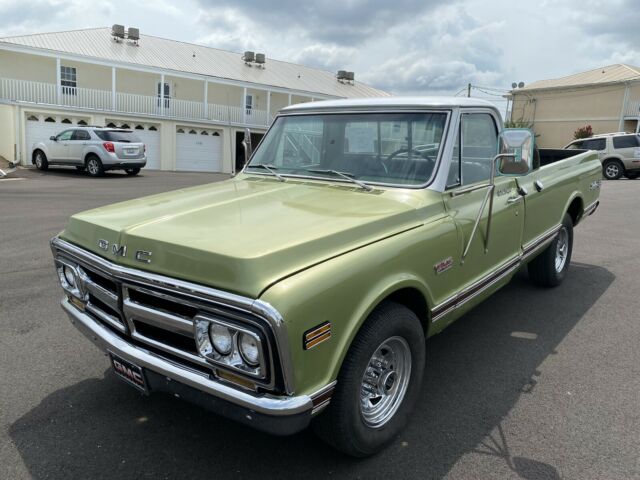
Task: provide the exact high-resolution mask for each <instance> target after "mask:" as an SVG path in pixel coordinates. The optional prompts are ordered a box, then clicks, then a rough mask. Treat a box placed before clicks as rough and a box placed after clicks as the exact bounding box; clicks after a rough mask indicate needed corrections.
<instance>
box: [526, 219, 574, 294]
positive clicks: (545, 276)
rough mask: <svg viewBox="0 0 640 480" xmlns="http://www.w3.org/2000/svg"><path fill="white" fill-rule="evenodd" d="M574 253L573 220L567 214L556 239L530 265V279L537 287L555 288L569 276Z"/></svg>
mask: <svg viewBox="0 0 640 480" xmlns="http://www.w3.org/2000/svg"><path fill="white" fill-rule="evenodd" d="M572 252H573V220H571V217H570V216H569V214H567V213H565V214H564V218H563V220H562V226H561V227H560V230H559V231H558V235H557V236H556V238H555V239H554V240H553V241H552V242H551V243H550V244H549V246H548V247H547V248H545V249H544V250H543V252H542V253H541V254H540V255H538V256H537V257H536V258H534V259H533V260H531V262H530V263H529V266H528V269H529V278H531V281H532V282H533V283H535V284H536V285H540V286H542V287H555V286H558V285H560V284H561V283H562V281H563V280H564V277H565V276H566V275H567V270H568V269H569V263H571V253H572Z"/></svg>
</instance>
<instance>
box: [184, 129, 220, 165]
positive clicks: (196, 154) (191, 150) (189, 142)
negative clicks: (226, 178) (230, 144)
mask: <svg viewBox="0 0 640 480" xmlns="http://www.w3.org/2000/svg"><path fill="white" fill-rule="evenodd" d="M176 170H183V171H187V172H221V171H222V137H221V136H220V134H219V133H218V132H216V131H214V130H202V129H192V128H184V127H183V128H178V129H177V131H176Z"/></svg>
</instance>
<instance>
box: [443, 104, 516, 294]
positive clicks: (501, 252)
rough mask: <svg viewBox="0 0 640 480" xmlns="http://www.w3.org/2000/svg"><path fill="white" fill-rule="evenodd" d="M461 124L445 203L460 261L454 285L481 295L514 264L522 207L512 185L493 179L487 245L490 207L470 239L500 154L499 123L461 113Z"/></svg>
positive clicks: (510, 180)
mask: <svg viewBox="0 0 640 480" xmlns="http://www.w3.org/2000/svg"><path fill="white" fill-rule="evenodd" d="M460 122H461V123H460V129H459V131H458V134H457V135H458V138H457V140H456V148H455V149H454V153H453V159H452V163H451V169H450V172H449V181H448V184H449V185H450V187H449V188H448V191H447V192H445V197H444V198H445V205H446V208H447V211H448V213H449V215H450V216H451V217H452V218H453V219H454V221H455V222H456V225H457V229H458V236H459V246H458V247H459V249H458V252H459V256H458V258H455V259H454V264H455V265H456V270H457V272H458V273H457V275H458V279H459V282H458V283H459V284H460V285H461V287H462V291H464V290H465V289H466V290H468V291H471V290H482V289H483V288H484V287H485V286H487V285H491V284H492V282H494V281H497V280H499V279H500V278H501V275H506V273H509V272H510V271H512V270H513V268H515V265H516V264H517V259H518V257H519V254H520V246H521V236H522V229H523V225H524V205H523V202H522V195H520V194H519V193H518V185H517V181H516V179H515V178H513V177H509V176H497V177H496V178H495V193H494V198H493V213H492V218H491V227H490V228H491V233H490V236H489V241H488V243H487V242H486V239H487V220H488V210H489V208H488V205H485V208H484V212H483V214H482V217H481V219H480V222H479V223H478V225H477V228H476V230H477V231H476V232H475V235H473V238H472V234H473V229H474V225H475V222H476V218H477V217H478V214H479V212H480V210H481V208H482V204H483V202H485V198H486V197H487V191H488V190H489V188H490V183H489V181H490V177H491V164H492V161H493V158H494V156H495V155H496V153H497V151H498V128H497V125H498V123H497V119H496V118H495V117H494V116H493V115H492V114H491V113H465V114H463V115H462V116H461V121H460ZM486 202H489V199H488V198H487V200H486ZM471 238H472V240H471V242H470V239H471ZM465 249H466V250H467V252H466V256H465V257H464V259H463V258H462V257H463V254H464V251H465ZM478 286H480V288H477V287H478Z"/></svg>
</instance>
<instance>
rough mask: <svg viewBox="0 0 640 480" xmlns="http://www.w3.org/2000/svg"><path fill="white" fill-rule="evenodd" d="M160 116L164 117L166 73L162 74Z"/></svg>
mask: <svg viewBox="0 0 640 480" xmlns="http://www.w3.org/2000/svg"><path fill="white" fill-rule="evenodd" d="M160 115H162V116H164V73H161V74H160Z"/></svg>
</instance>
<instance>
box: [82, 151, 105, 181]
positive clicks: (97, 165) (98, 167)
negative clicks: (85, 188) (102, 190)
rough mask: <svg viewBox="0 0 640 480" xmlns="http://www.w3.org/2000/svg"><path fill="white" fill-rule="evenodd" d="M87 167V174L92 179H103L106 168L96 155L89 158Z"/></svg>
mask: <svg viewBox="0 0 640 480" xmlns="http://www.w3.org/2000/svg"><path fill="white" fill-rule="evenodd" d="M86 167H87V173H88V174H89V175H91V176H92V177H101V176H102V175H104V167H103V166H102V162H101V161H100V159H99V158H98V157H97V156H95V155H91V156H90V157H89V158H87V162H86Z"/></svg>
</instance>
